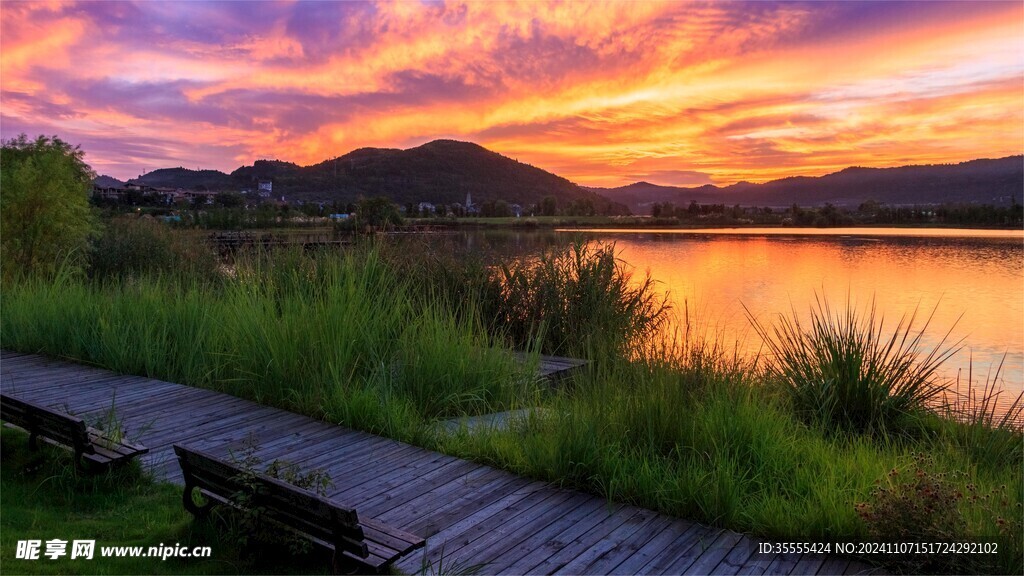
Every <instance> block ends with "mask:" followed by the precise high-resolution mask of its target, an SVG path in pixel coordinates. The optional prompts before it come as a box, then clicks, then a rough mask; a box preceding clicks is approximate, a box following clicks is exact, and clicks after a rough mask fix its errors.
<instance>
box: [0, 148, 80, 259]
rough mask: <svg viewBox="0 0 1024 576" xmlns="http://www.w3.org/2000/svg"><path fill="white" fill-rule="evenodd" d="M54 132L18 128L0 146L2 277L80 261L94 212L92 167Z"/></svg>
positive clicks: (0, 252)
mask: <svg viewBox="0 0 1024 576" xmlns="http://www.w3.org/2000/svg"><path fill="white" fill-rule="evenodd" d="M82 156H83V152H82V150H81V149H80V148H79V147H78V146H71V145H70V144H68V143H67V142H64V141H63V140H61V139H60V138H58V137H56V136H54V137H47V136H39V137H38V138H36V139H35V140H29V139H28V138H27V137H26V136H25V135H24V134H22V135H20V136H18V137H17V138H14V139H11V140H7V141H4V142H3V143H2V148H0V266H2V268H3V276H4V277H7V278H9V277H12V276H18V275H21V274H26V273H27V274H36V273H42V274H47V273H50V272H52V271H53V270H55V269H56V268H57V266H59V265H60V264H61V263H62V262H72V263H79V262H82V261H83V258H84V257H85V255H86V252H87V249H88V242H89V237H90V236H91V235H92V234H93V233H94V232H95V230H96V228H97V217H96V214H95V213H94V211H93V209H92V208H91V207H90V206H89V190H90V188H91V182H92V178H93V177H94V173H93V171H92V169H91V168H90V167H89V165H88V164H86V163H85V162H84V161H83V160H82Z"/></svg>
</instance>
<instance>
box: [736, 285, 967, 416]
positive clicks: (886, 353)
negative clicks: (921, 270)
mask: <svg viewBox="0 0 1024 576" xmlns="http://www.w3.org/2000/svg"><path fill="white" fill-rule="evenodd" d="M748 317H750V318H751V322H752V323H753V325H754V328H755V330H756V331H757V333H758V334H759V335H760V336H761V337H762V339H763V340H764V342H765V345H766V346H767V348H768V358H767V360H768V362H767V372H768V374H767V377H768V378H770V379H775V380H777V381H779V382H781V383H782V384H783V385H784V386H785V388H786V390H788V391H789V393H790V396H791V398H792V400H793V404H794V406H795V408H796V410H797V411H798V412H799V413H800V414H801V415H802V416H803V417H804V418H805V419H806V420H807V421H809V422H812V423H814V424H818V425H820V426H821V427H822V428H824V429H842V430H848V431H852V432H877V431H882V430H886V429H888V430H889V431H896V430H895V429H896V428H897V427H900V426H901V425H904V424H905V421H906V420H907V419H908V418H912V417H913V416H915V415H918V414H921V413H923V412H925V411H927V409H928V408H929V407H930V406H933V405H934V404H935V402H936V401H937V400H939V399H940V398H941V397H942V394H943V392H945V389H944V387H943V386H942V385H941V384H939V383H938V382H937V379H936V377H935V375H936V370H937V369H938V368H939V366H941V365H942V363H943V362H945V361H946V360H947V359H948V358H950V357H951V356H952V355H953V354H955V353H956V352H957V351H958V350H959V348H958V345H957V344H953V345H952V346H947V345H946V340H947V338H945V337H944V338H942V339H941V340H940V341H939V342H938V343H937V344H936V345H935V346H934V347H933V348H932V349H931V350H929V351H925V350H922V343H921V342H922V338H923V337H924V334H925V331H926V330H927V327H928V321H925V322H924V325H923V326H922V327H920V328H918V327H917V326H915V322H914V321H915V318H916V311H915V313H914V314H911V315H910V317H909V318H908V317H903V318H901V319H900V320H899V322H897V323H896V326H895V327H893V328H892V332H891V334H890V333H888V332H886V330H887V328H888V327H887V326H886V325H885V322H884V319H882V318H880V317H878V316H877V315H876V311H875V307H874V305H873V304H872V305H871V306H870V307H869V308H868V309H867V311H866V313H863V314H861V313H859V312H858V311H857V309H856V308H855V307H854V306H853V305H852V304H851V303H849V302H847V305H846V307H845V309H844V310H843V311H839V312H836V311H833V309H832V307H831V305H830V304H829V302H828V300H827V299H822V298H819V299H818V300H817V306H816V307H815V308H812V309H811V311H810V326H809V327H806V328H805V327H804V326H803V325H802V324H801V322H800V320H799V316H798V314H797V313H796V312H795V311H794V313H793V315H792V317H791V318H790V317H782V318H781V319H780V320H779V322H778V323H777V324H776V325H774V326H772V327H771V328H768V327H765V326H762V325H761V324H760V323H759V322H757V321H756V320H753V317H752V316H750V314H749V312H748ZM929 320H930V318H929ZM947 336H948V334H947Z"/></svg>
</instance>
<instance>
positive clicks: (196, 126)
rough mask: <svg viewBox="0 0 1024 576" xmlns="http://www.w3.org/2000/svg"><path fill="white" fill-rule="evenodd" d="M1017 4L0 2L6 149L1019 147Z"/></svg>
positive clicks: (701, 176) (232, 155)
mask: <svg viewBox="0 0 1024 576" xmlns="http://www.w3.org/2000/svg"><path fill="white" fill-rule="evenodd" d="M1022 83H1024V5H1022V4H1021V3H1020V2H866V3H859V2H837V3H818V2H809V3H808V2H750V3H740V2H733V3H724V2H707V3H702V2H687V3H681V2H668V3H660V2H646V1H643V2H616V3H588V2H551V3H541V2H534V1H528V0H524V1H522V2H458V1H453V2H444V3H435V2H428V3H415V2H308V3H307V2H285V1H282V2H256V3H244V2H137V3H132V2H121V1H118V2H102V1H97V2H81V3H75V2H61V1H52V2H41V1H40V2H4V3H2V4H0V105H2V120H3V121H2V122H0V136H2V137H4V138H10V137H13V136H15V135H17V134H18V133H20V132H26V133H28V134H29V135H34V134H56V135H59V136H61V137H62V138H64V139H66V140H68V141H71V142H75V143H80V144H81V145H82V147H83V149H85V150H86V152H87V158H88V160H89V161H90V162H91V163H92V164H93V166H94V167H95V168H96V170H97V171H99V172H101V173H109V174H112V175H114V176H118V177H122V178H125V177H133V176H136V175H137V174H138V173H139V172H141V171H142V170H146V169H153V168H156V167H160V166H176V165H185V166H189V167H196V166H202V167H209V168H218V169H222V170H231V169H233V168H235V167H237V166H238V165H239V164H241V163H250V162H252V161H253V160H255V159H257V158H261V157H271V158H281V159H287V160H291V161H295V162H298V163H301V164H310V163H315V162H319V161H322V160H324V159H327V158H330V157H334V156H337V155H340V154H343V153H345V152H348V151H349V150H352V149H354V148H358V147H362V146H380V147H406V146H412V145H417V144H420V143H423V142H427V141H429V140H432V139H435V138H441V137H445V138H457V139H464V140H472V141H475V142H478V143H480V144H481V145H483V146H486V147H488V148H491V149H494V150H496V151H498V152H501V153H502V154H505V155H508V156H511V157H514V158H517V159H519V160H521V161H523V162H528V163H531V164H534V165H537V166H540V167H542V168H545V169H548V170H552V171H555V172H556V173H559V174H561V175H563V176H565V177H567V178H569V179H571V180H574V181H576V182H579V183H581V184H587V185H597V186H617V185H622V184H626V183H629V182H631V181H633V180H641V179H642V180H648V181H652V182H656V183H661V184H682V185H700V184H704V183H710V182H713V183H716V184H728V183H731V182H735V181H738V180H751V181H763V180H767V179H771V178H776V177H781V176H786V175H791V174H808V175H814V174H821V173H824V172H828V171H832V170H836V169H840V168H843V167H845V166H848V165H853V164H857V165H864V166H891V165H899V164H906V163H911V162H958V161H962V160H966V159H971V158H978V157H997V156H1006V155H1010V154H1020V153H1021V152H1022V151H1024V93H1022V91H1021V86H1022Z"/></svg>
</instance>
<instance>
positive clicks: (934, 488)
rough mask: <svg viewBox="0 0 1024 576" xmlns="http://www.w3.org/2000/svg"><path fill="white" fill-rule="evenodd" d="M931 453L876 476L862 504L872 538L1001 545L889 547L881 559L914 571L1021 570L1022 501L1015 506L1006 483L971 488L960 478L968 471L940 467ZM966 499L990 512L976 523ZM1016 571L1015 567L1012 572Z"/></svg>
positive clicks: (862, 515)
mask: <svg viewBox="0 0 1024 576" xmlns="http://www.w3.org/2000/svg"><path fill="white" fill-rule="evenodd" d="M934 469H935V463H934V461H933V459H932V457H931V456H928V455H926V454H915V455H914V461H913V462H912V463H911V464H909V465H907V466H904V467H902V468H893V469H892V470H891V471H890V472H889V473H888V474H887V475H886V477H885V478H883V479H880V480H877V481H876V482H875V488H874V490H872V491H871V500H870V501H869V502H861V503H858V504H857V505H856V511H857V514H858V516H859V517H860V518H861V520H863V522H864V523H865V525H866V527H867V532H868V537H869V541H871V542H876V543H891V544H901V543H928V544H935V543H955V544H957V545H963V544H969V543H976V544H981V545H983V546H995V549H994V550H993V553H986V554H978V553H935V554H923V553H913V552H909V551H908V552H907V553H886V554H884V555H879V556H878V558H876V560H878V561H880V562H884V563H885V564H886V565H887V567H889V568H895V569H898V570H901V571H904V572H908V573H939V574H958V573H959V574H966V573H990V572H991V573H998V572H1003V571H1006V570H1007V569H1008V568H1010V567H1012V568H1011V569H1012V570H1013V571H1014V572H1017V573H1019V572H1020V562H1021V560H1020V551H1021V544H1020V534H1021V520H1020V507H1019V504H1018V505H1017V508H1016V509H1015V510H1013V509H1011V508H1010V503H1009V496H1008V494H1007V493H1006V486H1001V487H998V488H993V489H991V490H990V491H989V492H988V493H986V494H979V493H978V489H977V487H976V486H975V485H974V484H973V483H968V484H967V485H966V488H965V490H966V491H965V490H961V489H960V488H959V487H958V484H962V482H963V481H965V477H966V475H965V474H964V473H958V472H954V473H952V474H951V475H947V474H946V473H937V472H935V471H934ZM961 502H965V504H967V505H968V506H970V507H971V508H973V509H974V510H975V511H979V510H980V511H981V512H982V513H983V514H984V515H985V516H986V517H987V518H986V521H984V522H982V523H981V524H980V525H979V524H978V523H974V524H972V523H970V522H969V521H968V519H967V518H966V517H965V516H964V514H963V512H962V511H961V507H960V503H961ZM1007 573H1010V572H1007Z"/></svg>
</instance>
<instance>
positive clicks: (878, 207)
mask: <svg viewBox="0 0 1024 576" xmlns="http://www.w3.org/2000/svg"><path fill="white" fill-rule="evenodd" d="M651 215H652V216H654V217H655V218H657V219H660V220H664V221H665V223H666V224H671V223H673V221H674V222H675V223H687V224H692V223H703V224H758V225H765V226H769V225H775V226H801V227H819V228H824V227H841V226H867V225H886V224H892V225H907V224H915V225H925V224H930V225H939V226H996V227H1005V228H1015V227H1021V226H1024V206H1022V205H1021V204H1018V203H1017V202H1016V201H1015V200H1014V201H1012V202H1011V204H1010V205H1009V206H993V205H990V204H939V205H919V206H889V205H885V204H881V203H878V202H874V201H868V202H864V203H862V204H860V206H858V207H857V208H856V209H853V208H846V207H842V206H835V205H833V204H828V203H826V204H825V205H824V206H818V207H805V206H798V205H796V204H793V205H792V206H790V207H789V208H772V207H768V206H764V207H757V206H740V205H739V204H736V205H733V206H726V205H724V204H698V203H697V202H691V203H690V204H689V205H687V206H676V205H674V204H673V203H671V202H664V203H655V204H654V205H652V207H651Z"/></svg>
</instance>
